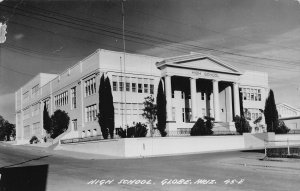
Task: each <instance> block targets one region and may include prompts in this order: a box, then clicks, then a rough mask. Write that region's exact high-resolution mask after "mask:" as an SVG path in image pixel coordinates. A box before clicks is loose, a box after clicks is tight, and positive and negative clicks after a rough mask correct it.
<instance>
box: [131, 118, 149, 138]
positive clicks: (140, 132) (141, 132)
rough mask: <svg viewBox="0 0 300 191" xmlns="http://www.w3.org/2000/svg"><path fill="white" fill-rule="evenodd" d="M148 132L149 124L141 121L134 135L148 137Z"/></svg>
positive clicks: (136, 126)
mask: <svg viewBox="0 0 300 191" xmlns="http://www.w3.org/2000/svg"><path fill="white" fill-rule="evenodd" d="M147 132H148V129H147V125H146V124H144V123H140V122H139V123H137V124H136V125H135V133H134V137H146V135H147Z"/></svg>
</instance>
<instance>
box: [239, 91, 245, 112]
mask: <svg viewBox="0 0 300 191" xmlns="http://www.w3.org/2000/svg"><path fill="white" fill-rule="evenodd" d="M239 98H240V114H241V117H244V102H243V94H242V92H239Z"/></svg>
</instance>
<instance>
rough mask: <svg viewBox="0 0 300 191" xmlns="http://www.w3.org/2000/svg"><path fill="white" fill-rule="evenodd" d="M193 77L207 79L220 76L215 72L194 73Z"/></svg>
mask: <svg viewBox="0 0 300 191" xmlns="http://www.w3.org/2000/svg"><path fill="white" fill-rule="evenodd" d="M192 75H193V76H200V77H207V78H219V74H217V73H213V72H202V71H192Z"/></svg>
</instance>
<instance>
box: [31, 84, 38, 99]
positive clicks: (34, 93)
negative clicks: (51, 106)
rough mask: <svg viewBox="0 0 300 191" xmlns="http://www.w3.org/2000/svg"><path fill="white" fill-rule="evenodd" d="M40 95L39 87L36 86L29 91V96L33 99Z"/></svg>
mask: <svg viewBox="0 0 300 191" xmlns="http://www.w3.org/2000/svg"><path fill="white" fill-rule="evenodd" d="M39 93H40V85H39V84H37V85H35V86H34V87H33V88H32V89H31V95H32V97H35V96H36V95H39Z"/></svg>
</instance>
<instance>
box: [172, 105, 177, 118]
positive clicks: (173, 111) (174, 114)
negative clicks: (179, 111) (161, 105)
mask: <svg viewBox="0 0 300 191" xmlns="http://www.w3.org/2000/svg"><path fill="white" fill-rule="evenodd" d="M175 117H176V109H175V107H172V120H173V121H175Z"/></svg>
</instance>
